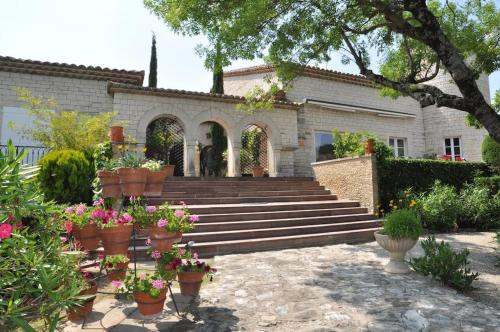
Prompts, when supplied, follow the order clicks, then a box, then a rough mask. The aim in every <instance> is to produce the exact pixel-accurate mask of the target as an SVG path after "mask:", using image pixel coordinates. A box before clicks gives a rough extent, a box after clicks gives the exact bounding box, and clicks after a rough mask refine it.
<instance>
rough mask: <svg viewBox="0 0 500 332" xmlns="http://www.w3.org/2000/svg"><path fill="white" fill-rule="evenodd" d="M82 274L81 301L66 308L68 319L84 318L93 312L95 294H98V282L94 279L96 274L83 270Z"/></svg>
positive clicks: (78, 319) (74, 320)
mask: <svg viewBox="0 0 500 332" xmlns="http://www.w3.org/2000/svg"><path fill="white" fill-rule="evenodd" d="M82 276H83V280H82V284H81V288H82V290H81V291H80V293H79V296H80V298H81V302H80V303H78V304H77V305H75V306H72V307H70V308H69V309H68V310H66V314H67V315H68V320H70V321H72V322H77V321H80V320H83V319H85V318H86V317H87V316H88V315H89V314H90V313H91V312H92V307H93V306H94V300H95V295H96V294H97V283H96V282H95V281H94V279H95V277H94V275H93V274H92V273H90V272H82Z"/></svg>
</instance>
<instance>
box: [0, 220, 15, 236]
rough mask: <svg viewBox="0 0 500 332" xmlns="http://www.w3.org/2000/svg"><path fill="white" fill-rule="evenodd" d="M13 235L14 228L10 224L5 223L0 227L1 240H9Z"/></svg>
mask: <svg viewBox="0 0 500 332" xmlns="http://www.w3.org/2000/svg"><path fill="white" fill-rule="evenodd" d="M11 234H12V226H11V225H10V224H7V223H4V224H1V225H0V240H4V239H7V238H9V237H10V235H11Z"/></svg>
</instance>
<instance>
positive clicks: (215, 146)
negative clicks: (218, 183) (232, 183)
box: [196, 121, 229, 177]
mask: <svg viewBox="0 0 500 332" xmlns="http://www.w3.org/2000/svg"><path fill="white" fill-rule="evenodd" d="M197 135H198V136H197V137H198V139H197V142H198V153H199V157H198V158H197V159H198V160H199V165H196V166H199V169H198V170H197V173H199V175H200V176H215V177H220V176H227V174H228V155H229V153H228V138H227V132H226V130H225V129H224V127H223V126H222V125H220V124H219V123H218V122H215V121H205V122H202V123H200V124H199V126H198V131H197Z"/></svg>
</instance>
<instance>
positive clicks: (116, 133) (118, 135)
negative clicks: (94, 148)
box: [108, 123, 125, 143]
mask: <svg viewBox="0 0 500 332" xmlns="http://www.w3.org/2000/svg"><path fill="white" fill-rule="evenodd" d="M108 137H109V139H110V140H111V142H113V143H122V142H123V141H124V139H125V137H124V135H123V125H121V124H119V123H116V124H113V125H112V126H111V127H109V131H108Z"/></svg>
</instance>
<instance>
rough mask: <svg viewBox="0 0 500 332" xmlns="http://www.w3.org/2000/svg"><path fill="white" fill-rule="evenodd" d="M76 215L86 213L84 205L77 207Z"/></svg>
mask: <svg viewBox="0 0 500 332" xmlns="http://www.w3.org/2000/svg"><path fill="white" fill-rule="evenodd" d="M75 212H76V214H83V212H85V205H84V204H80V205H78V206H77V207H76V211H75Z"/></svg>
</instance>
